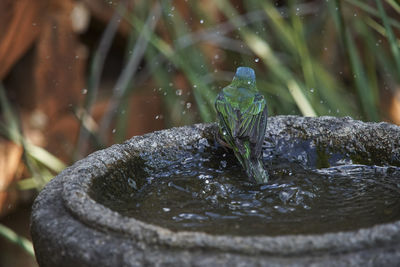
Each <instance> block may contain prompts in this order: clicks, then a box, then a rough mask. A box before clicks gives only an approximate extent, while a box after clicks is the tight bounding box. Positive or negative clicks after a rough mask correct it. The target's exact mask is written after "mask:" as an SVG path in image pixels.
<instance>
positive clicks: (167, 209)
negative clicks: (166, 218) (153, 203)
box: [162, 208, 171, 212]
mask: <svg viewBox="0 0 400 267" xmlns="http://www.w3.org/2000/svg"><path fill="white" fill-rule="evenodd" d="M162 209H163V211H164V212H169V211H171V209H170V208H162Z"/></svg>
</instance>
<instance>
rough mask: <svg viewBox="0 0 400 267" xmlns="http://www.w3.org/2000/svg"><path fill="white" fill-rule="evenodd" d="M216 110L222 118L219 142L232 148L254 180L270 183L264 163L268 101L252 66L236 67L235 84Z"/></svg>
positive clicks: (224, 91) (221, 97) (224, 92)
mask: <svg viewBox="0 0 400 267" xmlns="http://www.w3.org/2000/svg"><path fill="white" fill-rule="evenodd" d="M215 109H216V111H217V115H218V119H219V134H217V136H216V139H217V141H218V142H219V143H220V144H222V145H224V146H227V147H229V148H231V149H232V150H233V152H234V154H235V156H236V158H237V159H238V161H239V162H240V164H241V165H242V166H243V168H244V169H245V171H246V174H247V176H248V177H249V178H250V179H251V180H252V181H255V182H256V183H258V184H262V183H266V182H268V173H267V171H266V170H265V169H264V165H263V162H262V144H263V141H264V137H265V131H266V128H267V117H268V114H267V103H266V101H265V99H264V97H263V96H262V95H261V94H260V93H259V92H258V90H257V87H256V78H255V74H254V70H253V69H251V68H247V67H239V68H238V69H237V70H236V74H235V77H234V78H233V81H232V83H231V84H230V85H228V86H227V87H225V88H224V89H222V91H221V92H220V93H219V95H218V96H217V99H216V101H215Z"/></svg>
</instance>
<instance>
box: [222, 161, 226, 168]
mask: <svg viewBox="0 0 400 267" xmlns="http://www.w3.org/2000/svg"><path fill="white" fill-rule="evenodd" d="M226 165H227V162H226V161H225V160H222V161H221V166H222V168H226Z"/></svg>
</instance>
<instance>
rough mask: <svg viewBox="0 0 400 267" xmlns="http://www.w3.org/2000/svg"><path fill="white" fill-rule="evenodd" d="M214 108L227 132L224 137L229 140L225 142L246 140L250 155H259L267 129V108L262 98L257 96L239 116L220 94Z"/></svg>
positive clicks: (238, 112)
mask: <svg viewBox="0 0 400 267" xmlns="http://www.w3.org/2000/svg"><path fill="white" fill-rule="evenodd" d="M215 108H216V110H217V113H218V116H219V119H220V121H221V123H222V125H224V127H225V128H226V130H227V133H226V137H228V138H229V139H231V140H227V141H228V142H229V143H230V142H234V139H235V138H248V139H249V141H250V143H251V148H252V149H251V150H252V151H251V153H252V154H253V155H254V156H258V155H260V153H261V148H262V144H263V141H264V138H265V136H264V135H265V131H266V128H267V108H266V102H265V99H264V97H263V96H262V95H260V94H257V95H256V96H255V97H254V101H253V102H252V104H251V105H250V106H249V108H248V109H247V110H246V111H245V112H244V113H242V114H241V112H240V111H238V110H235V109H234V108H233V107H232V106H231V105H230V103H228V101H226V99H225V97H224V95H223V93H220V94H219V95H218V98H217V101H216V102H215ZM230 145H232V144H230Z"/></svg>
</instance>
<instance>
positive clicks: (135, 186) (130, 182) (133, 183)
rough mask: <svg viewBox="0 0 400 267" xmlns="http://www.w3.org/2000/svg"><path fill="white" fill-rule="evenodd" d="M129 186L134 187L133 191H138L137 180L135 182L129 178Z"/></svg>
mask: <svg viewBox="0 0 400 267" xmlns="http://www.w3.org/2000/svg"><path fill="white" fill-rule="evenodd" d="M128 185H129V186H130V187H132V188H133V189H137V185H136V182H135V180H133V179H132V178H128Z"/></svg>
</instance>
